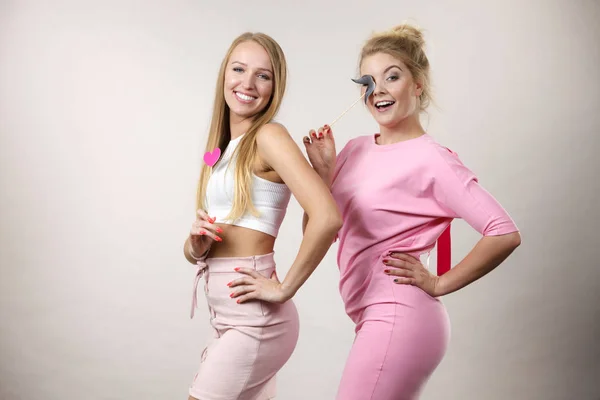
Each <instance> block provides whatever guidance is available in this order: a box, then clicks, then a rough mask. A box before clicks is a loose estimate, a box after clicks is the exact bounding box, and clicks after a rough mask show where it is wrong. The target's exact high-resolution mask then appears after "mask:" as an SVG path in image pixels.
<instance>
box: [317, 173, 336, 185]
mask: <svg viewBox="0 0 600 400" xmlns="http://www.w3.org/2000/svg"><path fill="white" fill-rule="evenodd" d="M317 174H318V175H319V177H320V178H321V179H322V180H323V182H325V184H326V185H327V187H331V181H332V179H333V172H330V171H317Z"/></svg>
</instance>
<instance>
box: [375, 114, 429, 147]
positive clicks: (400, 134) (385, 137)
mask: <svg viewBox="0 0 600 400" xmlns="http://www.w3.org/2000/svg"><path fill="white" fill-rule="evenodd" d="M379 132H380V137H379V144H383V145H385V144H392V143H396V142H402V141H404V140H409V139H414V138H417V137H419V136H422V135H424V134H425V129H423V127H422V126H421V122H420V121H419V117H418V116H417V115H411V116H409V117H406V118H404V119H403V120H401V121H400V122H398V123H397V124H396V125H393V126H381V125H380V126H379Z"/></svg>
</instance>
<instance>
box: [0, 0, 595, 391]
mask: <svg viewBox="0 0 600 400" xmlns="http://www.w3.org/2000/svg"><path fill="white" fill-rule="evenodd" d="M406 19H411V20H412V21H414V22H416V23H417V24H419V25H420V26H422V27H423V28H425V29H426V30H427V39H428V41H429V44H430V46H429V50H428V51H429V54H430V59H431V63H432V65H433V83H434V93H435V96H436V99H437V104H438V106H439V107H438V108H432V109H431V110H430V112H429V116H428V117H426V118H425V126H426V127H427V129H428V130H429V132H430V133H431V134H432V135H433V136H434V137H436V138H437V139H438V140H439V141H440V142H442V143H443V144H445V145H447V146H448V147H450V148H452V149H453V150H454V151H456V152H458V153H459V154H460V156H461V158H462V160H463V161H464V162H465V163H466V164H467V165H468V166H469V167H470V168H471V169H473V170H474V171H475V172H476V173H477V174H478V176H479V178H480V181H481V182H482V184H483V185H484V186H485V187H486V188H487V189H488V190H489V191H490V192H492V193H493V194H494V195H495V196H496V197H497V198H498V199H499V200H500V201H501V202H502V204H503V205H504V207H505V208H506V209H507V210H508V211H509V212H510V214H511V215H512V216H513V217H514V218H515V220H516V221H517V224H518V225H519V227H520V228H521V229H522V235H523V244H522V246H521V247H520V248H519V249H518V250H517V252H516V253H515V254H514V255H513V256H512V257H511V258H510V259H509V260H508V261H507V262H506V263H505V264H503V265H502V266H501V267H499V269H498V270H496V271H494V272H493V273H492V274H490V275H489V276H487V277H486V278H484V279H483V280H481V281H480V282H477V283H476V284H473V285H471V286H469V287H468V288H466V289H464V290H462V291H460V292H458V293H455V294H452V295H450V296H447V297H446V298H445V299H444V302H445V304H446V305H447V307H448V310H449V313H450V315H451V319H452V323H453V332H452V335H453V336H452V341H451V346H450V350H449V352H448V355H447V357H446V358H445V360H444V361H443V362H442V364H441V365H440V367H439V369H438V370H437V371H436V373H435V374H434V376H433V377H432V379H431V380H430V382H429V385H428V387H427V389H426V391H425V394H424V395H423V399H425V400H434V399H435V400H437V399H446V400H452V399H457V400H459V399H460V400H482V399H485V400H507V399H511V400H536V399H544V400H571V399H577V400H595V399H599V398H600V383H599V381H598V377H600V346H599V345H598V337H600V318H599V317H600V298H599V297H600V296H599V294H598V293H599V290H600V266H599V265H598V259H599V258H600V250H599V247H600V246H599V244H600V241H599V239H598V233H597V232H598V228H597V226H598V223H599V222H600V211H598V194H599V193H600V183H599V182H600V179H599V178H598V176H597V174H598V172H599V171H600V168H599V162H598V158H597V154H598V152H599V150H600V148H599V146H598V137H597V136H598V134H599V133H600V116H599V114H600V113H599V105H600V90H599V88H600V84H599V83H600V72H599V70H600V68H599V64H600V47H599V46H598V39H600V27H599V24H598V21H599V20H600V5H599V3H598V2H597V1H591V0H590V1H579V0H575V1H566V0H565V1H516V0H510V1H504V2H494V3H490V2H485V4H484V2H480V1H474V0H464V1H453V2H451V3H449V2H444V3H443V4H440V2H433V1H421V2H415V1H403V0H395V1H390V0H387V1H373V2H367V1H353V2H351V1H337V0H335V1H334V0H328V1H314V0H309V1H303V2H291V1H289V2H283V1H274V0H273V1H266V0H255V1H249V2H242V1H229V2H225V1H221V2H213V1H199V0H198V1H183V0H173V1H166V0H165V1H133V0H120V1H116V0H105V1H102V2H100V1H97V2H92V1H75V0H71V1H68V0H56V1H41V0H40V1H33V0H22V1H17V0H14V1H11V0H0V184H1V186H0V398H1V399H2V400H18V399H23V400H29V399H48V400H58V399H60V400H70V399H81V398H85V399H90V400H92V399H93V400H100V399H102V400H109V399H111V400H112V399H114V400H130V399H142V398H143V399H157V400H162V399H169V400H170V399H184V398H186V396H187V387H188V385H189V383H190V381H191V379H192V378H193V375H194V373H195V370H196V368H197V365H198V361H199V357H200V352H201V349H202V346H203V344H204V341H205V339H206V335H207V332H208V330H207V327H208V321H207V313H206V310H205V308H204V303H203V302H201V303H200V304H201V309H200V311H199V312H198V313H197V314H196V318H195V319H194V320H192V321H190V320H189V306H190V301H191V289H192V282H193V275H194V270H193V268H192V267H191V266H190V265H189V264H188V263H187V262H186V261H185V260H184V258H183V256H182V252H181V246H182V243H183V240H184V239H185V237H186V234H187V231H188V228H189V225H190V223H191V221H192V220H193V218H194V195H195V185H196V179H197V176H198V170H199V167H200V165H201V157H202V150H203V148H204V142H205V140H206V134H205V131H206V128H207V126H208V118H209V116H210V112H211V105H212V99H213V93H214V85H215V80H216V74H217V71H218V67H219V63H220V62H221V59H222V57H223V55H224V53H225V51H226V49H227V47H228V46H229V44H230V42H231V40H233V38H234V37H235V36H237V35H238V34H240V33H242V32H244V31H246V30H251V31H263V32H265V33H268V34H270V35H271V36H273V37H274V38H275V39H276V40H278V41H279V43H280V44H281V46H282V47H283V49H284V51H285V53H286V55H287V58H288V62H289V68H290V80H289V86H288V87H289V90H288V92H287V95H286V99H285V101H284V104H283V107H282V110H281V113H280V115H279V120H280V121H281V122H282V123H284V124H285V125H286V126H287V128H288V129H289V131H290V132H291V134H292V135H293V137H294V138H295V139H296V140H297V142H298V144H299V146H301V147H302V144H301V138H302V136H303V135H305V133H306V132H307V131H308V130H309V129H311V128H315V127H318V126H319V125H322V124H325V123H330V122H331V121H332V120H333V119H334V118H335V117H336V116H338V115H339V114H340V113H341V112H342V111H343V110H344V109H346V107H347V106H348V105H350V104H351V102H352V101H354V99H355V98H356V97H357V96H358V88H357V87H356V85H354V84H353V83H352V82H351V81H350V78H352V77H355V76H356V67H357V60H358V53H359V50H360V47H361V45H362V43H363V41H364V40H365V39H366V38H367V37H368V35H369V34H370V33H371V32H372V31H375V30H383V29H386V28H389V27H392V26H394V25H396V24H399V23H401V22H402V21H404V20H406ZM334 128H335V134H336V136H337V142H338V146H339V148H341V147H342V146H343V145H344V144H345V143H346V142H347V141H348V140H349V139H351V138H352V137H355V136H357V135H364V134H370V133H373V132H374V131H375V129H376V125H375V124H374V122H373V121H372V119H371V117H370V116H369V114H368V112H367V111H366V110H365V109H364V108H363V107H361V106H360V105H359V106H357V107H355V108H354V109H353V110H352V111H351V112H349V113H348V114H347V115H346V116H344V117H343V119H342V120H340V122H339V123H337V124H336V126H335V127H334ZM300 223H301V209H300V208H299V206H298V204H297V203H296V202H295V201H292V203H291V204H290V208H289V211H288V216H287V219H286V220H285V222H284V225H283V227H282V231H281V235H280V238H279V239H278V242H277V245H276V253H277V255H276V259H277V262H278V264H279V267H280V276H283V275H284V274H285V272H286V271H287V269H288V267H289V265H290V263H291V262H292V260H293V258H294V256H295V254H296V250H297V247H298V245H299V243H300V240H301V230H300ZM453 235H454V236H453V251H454V254H453V259H454V262H458V261H459V260H460V258H461V257H462V256H464V255H465V254H466V253H467V252H468V251H469V249H470V248H471V246H472V245H473V244H474V243H475V241H476V240H477V239H478V234H477V233H476V232H474V231H472V230H470V228H468V226H467V225H466V224H464V223H462V221H458V222H457V223H455V228H454V233H453ZM336 250H337V244H335V245H334V246H333V247H332V249H331V250H330V252H329V254H328V255H327V257H326V258H325V260H324V261H323V263H322V265H321V266H320V267H319V268H318V269H317V271H316V272H315V274H314V275H313V277H311V279H310V280H309V281H308V282H307V284H306V285H305V286H304V287H303V288H302V289H301V291H300V292H299V293H298V294H297V296H296V298H295V301H296V304H297V306H298V308H299V311H300V316H301V324H302V328H301V335H300V342H299V344H298V347H297V349H296V351H295V353H294V355H293V357H292V359H291V360H290V361H289V363H288V364H287V365H286V366H285V367H284V369H283V370H282V371H281V373H280V375H279V393H280V396H279V398H280V399H284V400H300V399H303V400H304V399H311V400H328V399H333V397H334V395H335V392H336V389H337V384H338V381H339V378H340V375H341V372H342V367H343V364H344V361H345V358H346V355H347V353H348V351H349V348H350V345H351V343H352V340H353V326H352V324H351V322H350V320H349V319H348V318H347V317H346V315H345V314H344V311H343V307H342V302H341V300H340V298H339V295H338V292H337V279H338V272H337V266H336V264H335V252H336ZM232 373H234V371H232Z"/></svg>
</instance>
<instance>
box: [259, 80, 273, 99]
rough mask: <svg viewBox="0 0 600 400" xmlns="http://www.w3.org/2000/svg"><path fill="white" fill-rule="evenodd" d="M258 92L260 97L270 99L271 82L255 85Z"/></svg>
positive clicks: (271, 92)
mask: <svg viewBox="0 0 600 400" xmlns="http://www.w3.org/2000/svg"><path fill="white" fill-rule="evenodd" d="M257 89H258V93H260V96H261V97H264V98H266V99H270V98H271V95H272V94H273V82H271V81H269V82H261V83H260V84H259V85H257Z"/></svg>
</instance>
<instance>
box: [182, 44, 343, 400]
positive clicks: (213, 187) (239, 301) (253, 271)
mask: <svg viewBox="0 0 600 400" xmlns="http://www.w3.org/2000/svg"><path fill="white" fill-rule="evenodd" d="M286 74H287V66H286V61H285V56H284V54H283V51H282V50H281V48H280V46H279V45H278V44H277V43H276V42H275V41H274V40H273V39H272V38H271V37H269V36H267V35H265V34H262V33H245V34H242V35H241V36H239V37H238V38H236V39H235V40H234V41H233V43H232V44H231V46H230V48H229V50H228V51H227V54H226V56H225V58H224V60H223V62H222V64H221V68H220V71H219V76H218V79H217V87H216V96H215V100H214V111H213V115H212V121H211V125H210V130H209V135H208V143H207V146H206V151H207V152H213V151H214V150H215V149H216V148H219V149H220V151H221V156H220V159H219V160H218V162H217V163H216V164H214V165H213V166H212V167H211V166H210V165H208V164H205V165H203V167H202V171H201V174H200V181H199V184H198V196H197V215H196V220H195V221H194V223H193V224H192V228H191V231H190V234H189V237H188V239H187V240H186V242H185V245H184V254H185V257H186V258H187V260H188V261H189V262H191V263H192V264H194V265H197V268H198V271H197V275H196V280H195V285H194V298H193V303H192V317H193V313H194V309H195V308H196V288H197V286H198V284H199V280H200V278H201V277H204V280H205V285H204V291H205V294H206V299H207V303H208V309H209V313H210V323H211V325H212V328H213V333H214V335H213V338H212V340H211V342H210V343H209V345H208V346H207V347H206V348H205V349H204V351H203V352H202V356H201V361H200V368H199V371H198V373H197V374H196V376H195V378H194V381H193V383H192V385H191V387H190V390H189V394H190V397H189V399H199V400H217V399H218V400H264V399H271V398H273V397H274V394H275V387H274V383H275V374H276V373H277V371H278V370H279V369H280V368H281V367H282V366H283V365H284V364H285V363H286V362H287V360H288V359H289V358H290V356H291V354H292V352H293V351H294V348H295V346H296V343H297V340H298V330H299V323H298V314H297V311H296V308H295V306H294V304H293V302H292V300H291V298H292V297H293V296H294V294H295V293H296V291H297V290H298V289H299V288H300V286H302V284H303V283H304V282H305V281H306V279H307V278H308V277H309V276H310V275H311V273H312V272H313V271H314V269H315V268H316V266H317V265H318V264H319V262H320V261H321V260H322V258H323V257H324V255H325V254H326V252H327V250H328V249H329V247H330V245H331V243H332V241H333V239H334V237H335V234H336V232H337V231H338V229H339V228H340V226H341V216H340V214H339V212H338V210H337V207H336V205H335V202H334V200H333V197H332V196H331V193H330V192H329V189H328V188H327V186H326V185H325V184H324V183H323V181H322V180H321V179H320V177H319V176H318V174H317V173H316V172H315V171H314V170H313V168H312V167H311V166H310V165H309V163H308V162H307V160H306V159H305V158H304V156H303V154H302V152H301V151H300V149H299V147H298V146H297V145H296V144H295V142H294V140H293V139H292V138H291V136H290V135H289V133H288V132H287V131H286V129H285V128H284V127H283V126H282V125H280V124H277V123H274V122H273V118H274V117H275V116H276V114H277V111H278V109H279V107H280V105H281V101H282V98H283V95H284V93H285V87H286ZM292 194H293V195H294V197H295V198H296V200H297V201H298V202H299V203H300V205H301V206H302V208H303V209H304V210H305V213H306V214H307V215H308V216H309V217H310V222H309V223H308V224H307V226H306V230H305V235H304V238H303V240H302V243H301V244H300V248H299V251H298V254H297V256H296V258H295V260H294V262H293V264H292V265H291V267H290V269H289V271H288V273H287V275H286V276H285V279H283V281H281V282H280V281H279V279H278V278H277V275H276V273H275V262H274V253H273V249H274V245H275V239H276V237H277V235H278V232H279V228H280V226H281V223H282V221H283V218H284V216H285V214H286V209H287V206H288V202H289V200H290V197H291V195H292Z"/></svg>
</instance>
